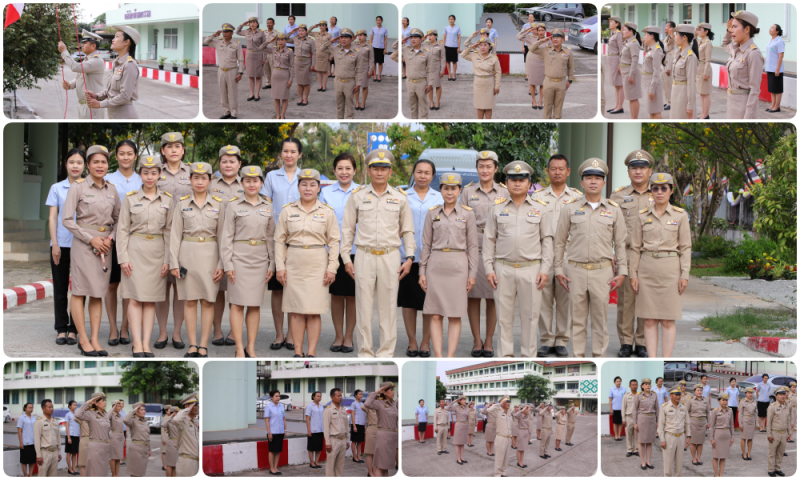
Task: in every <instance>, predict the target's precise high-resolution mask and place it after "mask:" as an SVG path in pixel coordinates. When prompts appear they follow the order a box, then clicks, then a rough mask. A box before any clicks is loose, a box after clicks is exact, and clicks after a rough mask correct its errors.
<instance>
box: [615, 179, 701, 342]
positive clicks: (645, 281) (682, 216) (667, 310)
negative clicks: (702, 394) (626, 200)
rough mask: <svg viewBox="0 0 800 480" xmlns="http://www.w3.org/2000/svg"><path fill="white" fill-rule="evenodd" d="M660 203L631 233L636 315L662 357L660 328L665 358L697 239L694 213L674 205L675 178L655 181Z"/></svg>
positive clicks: (644, 212)
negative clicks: (692, 220)
mask: <svg viewBox="0 0 800 480" xmlns="http://www.w3.org/2000/svg"><path fill="white" fill-rule="evenodd" d="M650 182H651V184H652V187H651V188H650V190H651V191H652V192H653V198H654V199H655V201H654V202H653V204H652V205H650V208H647V209H642V210H640V211H639V215H638V217H637V218H636V219H635V220H634V222H633V231H632V232H631V248H632V249H633V254H632V255H631V259H630V262H631V269H630V276H631V288H633V291H634V292H636V294H637V295H638V297H637V298H636V316H637V317H639V318H644V319H645V325H644V338H645V342H646V343H647V351H648V353H649V355H652V356H653V357H657V356H658V324H659V323H660V324H661V334H662V336H663V337H662V340H661V342H662V344H661V354H662V355H663V356H666V357H669V356H671V355H672V348H673V347H674V346H675V334H676V331H675V320H679V319H680V318H682V315H683V307H682V303H681V295H683V292H684V291H685V290H686V287H687V285H689V268H690V266H691V257H692V239H691V236H690V235H691V234H690V232H689V215H687V214H686V212H685V211H684V210H683V209H682V208H679V207H673V206H672V205H670V204H669V199H670V196H671V195H672V190H673V184H672V175H670V174H668V173H654V174H653V175H652V176H651V177H650Z"/></svg>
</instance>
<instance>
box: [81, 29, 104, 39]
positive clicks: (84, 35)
mask: <svg viewBox="0 0 800 480" xmlns="http://www.w3.org/2000/svg"><path fill="white" fill-rule="evenodd" d="M88 40H97V41H98V42H102V41H103V37H101V36H100V35H97V34H96V33H92V32H89V31H87V30H86V29H84V30H83V32H81V42H85V41H88Z"/></svg>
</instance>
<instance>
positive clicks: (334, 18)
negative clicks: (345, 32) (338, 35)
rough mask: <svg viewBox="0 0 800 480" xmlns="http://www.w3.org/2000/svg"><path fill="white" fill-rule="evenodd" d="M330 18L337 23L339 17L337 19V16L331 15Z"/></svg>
mask: <svg viewBox="0 0 800 480" xmlns="http://www.w3.org/2000/svg"><path fill="white" fill-rule="evenodd" d="M331 18H332V19H333V21H335V22H336V23H339V19H338V18H336V17H334V16H331Z"/></svg>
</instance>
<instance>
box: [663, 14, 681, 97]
mask: <svg viewBox="0 0 800 480" xmlns="http://www.w3.org/2000/svg"><path fill="white" fill-rule="evenodd" d="M674 28H675V22H672V21H669V22H667V24H666V25H665V26H664V41H663V43H664V55H665V58H664V69H663V70H662V72H661V84H662V85H661V86H662V88H663V90H664V102H666V103H664V111H667V110H669V109H670V108H672V61H673V60H674V59H675V52H677V50H676V49H675V37H674V36H673V34H674Z"/></svg>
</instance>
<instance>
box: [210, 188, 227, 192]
mask: <svg viewBox="0 0 800 480" xmlns="http://www.w3.org/2000/svg"><path fill="white" fill-rule="evenodd" d="M211 191H212V192H216V193H225V192H223V191H222V190H220V189H219V188H215V189H213V190H211Z"/></svg>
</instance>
